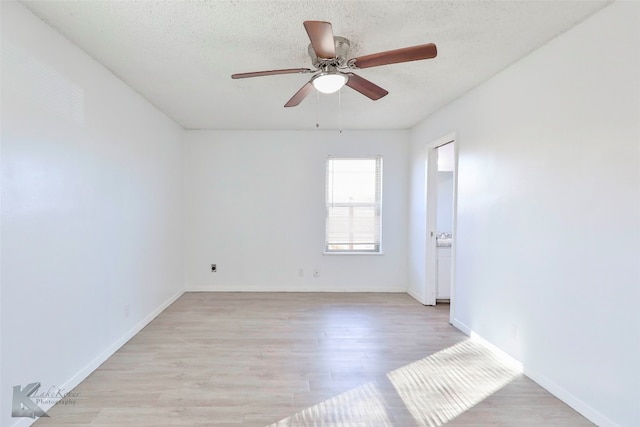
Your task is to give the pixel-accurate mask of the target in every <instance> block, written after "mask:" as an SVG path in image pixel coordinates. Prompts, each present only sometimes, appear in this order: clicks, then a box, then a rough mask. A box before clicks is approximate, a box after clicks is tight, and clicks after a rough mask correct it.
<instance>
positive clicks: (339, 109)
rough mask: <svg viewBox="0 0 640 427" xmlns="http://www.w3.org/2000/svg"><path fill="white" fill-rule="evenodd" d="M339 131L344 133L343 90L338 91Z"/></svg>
mask: <svg viewBox="0 0 640 427" xmlns="http://www.w3.org/2000/svg"><path fill="white" fill-rule="evenodd" d="M338 130H339V131H340V133H342V88H341V89H338Z"/></svg>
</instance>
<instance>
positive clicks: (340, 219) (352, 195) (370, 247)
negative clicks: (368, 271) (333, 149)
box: [325, 157, 382, 253]
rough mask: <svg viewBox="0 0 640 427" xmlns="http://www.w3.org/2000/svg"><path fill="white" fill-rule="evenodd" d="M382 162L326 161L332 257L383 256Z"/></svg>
mask: <svg viewBox="0 0 640 427" xmlns="http://www.w3.org/2000/svg"><path fill="white" fill-rule="evenodd" d="M381 200H382V158H381V157H373V158H362V159H338V158H332V157H331V158H329V159H328V160H327V191H326V204H327V223H326V246H325V251H326V252H329V253H354V252H371V253H380V252H381V250H380V238H381V230H380V228H381V221H380V210H381V209H380V208H381Z"/></svg>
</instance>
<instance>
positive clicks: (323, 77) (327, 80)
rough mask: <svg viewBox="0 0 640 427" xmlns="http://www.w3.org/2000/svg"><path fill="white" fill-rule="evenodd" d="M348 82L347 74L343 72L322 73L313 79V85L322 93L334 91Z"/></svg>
mask: <svg viewBox="0 0 640 427" xmlns="http://www.w3.org/2000/svg"><path fill="white" fill-rule="evenodd" d="M346 82H347V76H345V75H342V74H320V75H319V76H317V77H316V78H315V79H313V81H312V83H313V87H315V88H316V89H317V90H318V91H319V92H322V93H334V92H337V91H339V90H340V88H342V86H344V84H345V83H346Z"/></svg>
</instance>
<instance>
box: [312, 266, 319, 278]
mask: <svg viewBox="0 0 640 427" xmlns="http://www.w3.org/2000/svg"><path fill="white" fill-rule="evenodd" d="M313 277H320V270H318V269H317V268H316V269H315V270H313Z"/></svg>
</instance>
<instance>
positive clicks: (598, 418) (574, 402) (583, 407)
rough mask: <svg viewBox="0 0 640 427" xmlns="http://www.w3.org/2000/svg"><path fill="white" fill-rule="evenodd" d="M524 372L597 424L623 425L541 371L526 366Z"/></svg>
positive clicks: (617, 426)
mask: <svg viewBox="0 0 640 427" xmlns="http://www.w3.org/2000/svg"><path fill="white" fill-rule="evenodd" d="M523 373H524V374H525V375H526V376H527V377H529V378H531V379H532V380H533V381H535V382H536V383H538V385H540V387H542V388H544V389H545V390H547V391H548V392H549V393H551V394H553V395H554V396H555V397H557V398H558V399H560V400H562V401H563V402H564V403H566V404H567V405H569V406H571V407H572V408H573V409H575V410H576V411H577V412H579V413H580V414H581V415H582V416H584V417H585V418H586V419H588V420H589V421H591V422H592V423H594V424H595V425H597V426H599V427H622V426H620V424H617V423H615V422H613V421H611V419H609V418H608V417H607V416H605V415H604V414H602V413H601V412H600V411H598V410H596V409H594V408H593V407H591V406H590V405H588V404H587V403H585V402H584V401H582V400H580V399H578V398H577V397H576V396H575V395H573V394H571V393H570V392H568V391H567V390H565V389H564V388H563V387H561V386H559V385H558V384H556V383H555V382H553V381H551V380H550V379H549V378H547V377H545V376H544V375H540V374H539V373H537V372H535V371H532V370H530V369H527V368H526V367H525V368H524V370H523Z"/></svg>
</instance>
